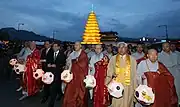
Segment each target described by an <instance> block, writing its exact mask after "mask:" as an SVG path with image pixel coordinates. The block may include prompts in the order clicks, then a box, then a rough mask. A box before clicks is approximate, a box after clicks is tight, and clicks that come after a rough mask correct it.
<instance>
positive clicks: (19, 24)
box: [18, 23, 24, 31]
mask: <svg viewBox="0 0 180 107" xmlns="http://www.w3.org/2000/svg"><path fill="white" fill-rule="evenodd" d="M21 25H22V26H23V25H24V23H18V31H19V28H20V26H21Z"/></svg>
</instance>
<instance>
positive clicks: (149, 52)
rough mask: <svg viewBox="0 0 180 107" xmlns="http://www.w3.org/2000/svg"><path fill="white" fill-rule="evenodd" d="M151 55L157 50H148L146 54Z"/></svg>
mask: <svg viewBox="0 0 180 107" xmlns="http://www.w3.org/2000/svg"><path fill="white" fill-rule="evenodd" d="M152 53H157V50H156V49H149V50H148V54H152Z"/></svg>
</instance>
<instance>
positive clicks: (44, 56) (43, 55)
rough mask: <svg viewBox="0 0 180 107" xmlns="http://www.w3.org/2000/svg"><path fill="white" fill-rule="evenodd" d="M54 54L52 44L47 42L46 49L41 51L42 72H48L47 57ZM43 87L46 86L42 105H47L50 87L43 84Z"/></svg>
mask: <svg viewBox="0 0 180 107" xmlns="http://www.w3.org/2000/svg"><path fill="white" fill-rule="evenodd" d="M53 52H54V51H53V49H52V48H51V44H50V42H49V41H46V42H45V43H44V49H42V51H41V60H40V62H41V65H42V70H43V71H44V72H48V70H47V62H46V60H47V57H48V56H51V54H52V53H53ZM43 85H44V88H43V96H42V99H41V103H45V102H46V101H47V99H48V96H49V94H50V91H49V87H50V85H48V84H43Z"/></svg>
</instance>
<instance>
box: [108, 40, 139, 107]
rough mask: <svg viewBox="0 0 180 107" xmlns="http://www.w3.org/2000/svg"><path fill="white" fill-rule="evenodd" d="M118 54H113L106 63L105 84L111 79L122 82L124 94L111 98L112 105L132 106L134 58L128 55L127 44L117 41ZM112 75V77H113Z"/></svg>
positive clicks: (114, 106)
mask: <svg viewBox="0 0 180 107" xmlns="http://www.w3.org/2000/svg"><path fill="white" fill-rule="evenodd" d="M117 46H118V54H117V55H115V56H113V57H112V58H111V59H110V61H109V64H108V69H107V76H106V80H105V84H106V85H108V84H109V83H110V82H111V81H112V80H114V81H116V82H119V83H121V84H123V86H124V94H123V97H121V98H112V107H133V105H134V102H133V101H135V97H134V90H135V89H136V87H137V86H136V85H137V84H136V82H137V79H136V66H137V63H136V60H135V59H134V58H133V57H132V56H130V55H128V53H127V44H126V43H124V42H122V43H118V45H117ZM113 77H114V78H113Z"/></svg>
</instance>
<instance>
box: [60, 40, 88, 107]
mask: <svg viewBox="0 0 180 107" xmlns="http://www.w3.org/2000/svg"><path fill="white" fill-rule="evenodd" d="M74 48H75V51H73V52H72V53H71V54H70V56H69V58H68V59H69V61H71V62H69V63H70V66H69V68H70V70H71V72H72V74H73V79H72V80H71V82H69V83H67V85H66V88H65V92H64V101H63V106H62V107H88V96H87V95H88V90H87V89H86V88H85V84H84V82H83V80H84V79H85V76H86V75H87V74H88V57H87V54H86V53H85V52H84V51H83V50H82V49H81V44H80V42H76V43H75V46H74Z"/></svg>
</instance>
